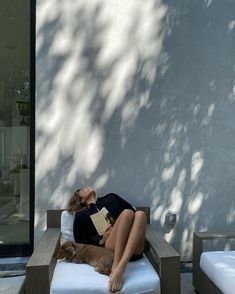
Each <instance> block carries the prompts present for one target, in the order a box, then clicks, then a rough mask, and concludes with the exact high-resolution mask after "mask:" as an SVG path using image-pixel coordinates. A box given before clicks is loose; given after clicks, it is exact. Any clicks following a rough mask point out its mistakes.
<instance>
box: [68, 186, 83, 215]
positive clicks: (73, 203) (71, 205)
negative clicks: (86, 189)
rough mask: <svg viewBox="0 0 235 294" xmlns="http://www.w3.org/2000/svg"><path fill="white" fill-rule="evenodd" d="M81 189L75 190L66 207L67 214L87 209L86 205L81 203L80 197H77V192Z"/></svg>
mask: <svg viewBox="0 0 235 294" xmlns="http://www.w3.org/2000/svg"><path fill="white" fill-rule="evenodd" d="M80 190H81V189H77V190H76V191H75V192H74V193H73V196H72V197H71V198H70V200H69V202H68V205H67V211H68V212H69V213H75V212H77V211H79V210H82V209H85V208H87V205H86V203H82V202H81V197H80V196H79V192H80Z"/></svg>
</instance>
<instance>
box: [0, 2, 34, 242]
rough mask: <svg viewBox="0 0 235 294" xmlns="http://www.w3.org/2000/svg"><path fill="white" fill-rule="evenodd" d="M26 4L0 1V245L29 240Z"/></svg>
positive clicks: (28, 90)
mask: <svg viewBox="0 0 235 294" xmlns="http://www.w3.org/2000/svg"><path fill="white" fill-rule="evenodd" d="M29 5H30V2H29V0H11V1H9V0H1V5H0V36H1V42H0V64H1V67H0V246H1V245H8V244H25V243H29V170H30V166H29V141H30V138H29V128H30V126H29V114H30V112H29V103H30V80H29V77H30V6H29Z"/></svg>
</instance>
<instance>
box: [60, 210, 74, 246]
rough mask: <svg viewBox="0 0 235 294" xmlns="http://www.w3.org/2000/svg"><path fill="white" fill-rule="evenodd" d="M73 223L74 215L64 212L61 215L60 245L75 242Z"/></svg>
mask: <svg viewBox="0 0 235 294" xmlns="http://www.w3.org/2000/svg"><path fill="white" fill-rule="evenodd" d="M73 222H74V214H71V213H69V212H68V211H67V210H64V211H63V212H62V213H61V219H60V226H61V239H60V243H61V244H63V243H64V242H66V241H74V237H73Z"/></svg>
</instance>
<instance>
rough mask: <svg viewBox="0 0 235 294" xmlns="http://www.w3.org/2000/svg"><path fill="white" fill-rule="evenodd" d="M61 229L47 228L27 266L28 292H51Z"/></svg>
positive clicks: (36, 293)
mask: <svg viewBox="0 0 235 294" xmlns="http://www.w3.org/2000/svg"><path fill="white" fill-rule="evenodd" d="M59 240H60V229H59V228H57V229H56V228H52V229H47V231H46V232H45V233H44V235H43V237H42V239H41V241H40V242H39V244H38V245H37V247H36V249H35V250H34V252H33V255H32V256H31V258H30V260H29V261H28V263H27V266H26V293H27V294H42V293H43V294H49V292H50V283H51V279H52V276H53V272H54V268H55V265H56V259H55V253H56V251H57V249H58V246H59Z"/></svg>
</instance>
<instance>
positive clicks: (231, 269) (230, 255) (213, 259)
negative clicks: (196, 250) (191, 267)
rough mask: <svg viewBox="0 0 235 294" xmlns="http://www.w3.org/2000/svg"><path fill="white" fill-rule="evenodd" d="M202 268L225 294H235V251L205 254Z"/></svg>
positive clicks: (201, 260)
mask: <svg viewBox="0 0 235 294" xmlns="http://www.w3.org/2000/svg"><path fill="white" fill-rule="evenodd" d="M200 267H201V269H202V270H203V271H204V272H205V274H206V275H207V276H208V278H209V279H210V280H211V281H212V282H213V283H214V284H215V285H216V286H217V287H218V288H219V290H221V291H222V292H223V293H224V294H234V293H235V251H210V252H203V253H202V255H201V259H200Z"/></svg>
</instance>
